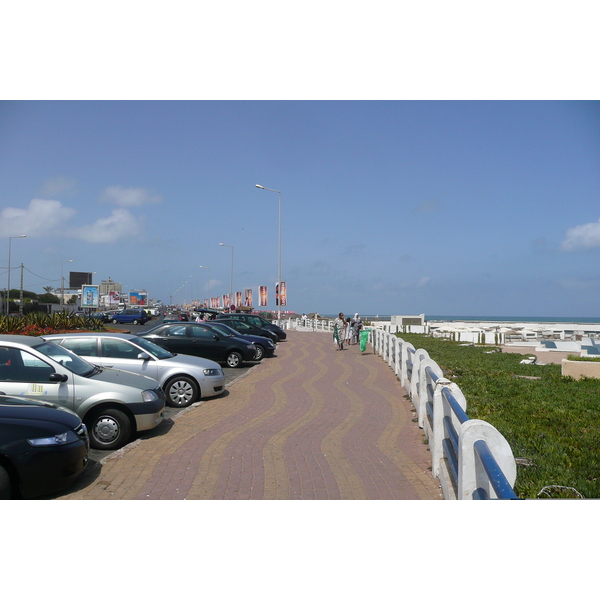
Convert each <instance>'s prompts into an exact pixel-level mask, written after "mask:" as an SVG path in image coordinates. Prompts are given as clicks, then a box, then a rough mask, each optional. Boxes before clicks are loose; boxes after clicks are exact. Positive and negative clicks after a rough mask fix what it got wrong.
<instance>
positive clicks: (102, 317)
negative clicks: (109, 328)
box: [88, 312, 110, 323]
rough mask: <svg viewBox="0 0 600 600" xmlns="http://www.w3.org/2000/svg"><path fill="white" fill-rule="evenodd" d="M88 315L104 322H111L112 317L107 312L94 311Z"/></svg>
mask: <svg viewBox="0 0 600 600" xmlns="http://www.w3.org/2000/svg"><path fill="white" fill-rule="evenodd" d="M88 316H89V317H92V319H98V320H99V321H102V322H103V323H109V322H110V317H109V316H108V315H107V314H106V313H105V312H92V313H90V314H89V315H88Z"/></svg>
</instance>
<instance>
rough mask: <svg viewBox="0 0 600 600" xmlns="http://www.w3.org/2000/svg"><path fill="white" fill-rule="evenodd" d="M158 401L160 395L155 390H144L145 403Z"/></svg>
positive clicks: (143, 398)
mask: <svg viewBox="0 0 600 600" xmlns="http://www.w3.org/2000/svg"><path fill="white" fill-rule="evenodd" d="M158 399H159V398H158V394H157V393H156V392H155V391H154V390H144V391H143V392H142V400H143V401H144V402H154V400H158Z"/></svg>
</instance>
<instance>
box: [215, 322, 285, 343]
mask: <svg viewBox="0 0 600 600" xmlns="http://www.w3.org/2000/svg"><path fill="white" fill-rule="evenodd" d="M230 316H231V315H228V318H225V317H223V318H219V319H216V320H214V321H209V324H210V323H225V324H226V325H229V327H231V328H232V329H235V330H236V331H238V332H239V333H243V334H244V335H259V336H262V337H266V338H269V339H270V340H272V341H273V343H275V344H276V343H277V334H276V333H275V332H274V331H271V330H270V329H266V328H265V327H259V326H257V325H253V324H251V323H246V322H245V321H240V320H239V319H231V318H229V317H230Z"/></svg>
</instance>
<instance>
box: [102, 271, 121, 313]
mask: <svg viewBox="0 0 600 600" xmlns="http://www.w3.org/2000/svg"><path fill="white" fill-rule="evenodd" d="M98 292H99V296H100V304H101V305H102V306H104V307H105V308H109V309H110V308H118V306H119V304H120V303H121V302H122V299H121V298H122V294H123V288H122V285H121V284H120V283H119V282H118V281H113V280H112V279H111V278H110V277H109V278H108V279H105V280H103V281H102V282H101V283H100V285H99V286H98Z"/></svg>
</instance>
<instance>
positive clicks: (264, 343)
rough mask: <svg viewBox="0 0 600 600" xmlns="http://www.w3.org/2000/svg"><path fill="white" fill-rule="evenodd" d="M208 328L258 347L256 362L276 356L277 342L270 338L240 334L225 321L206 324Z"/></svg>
mask: <svg viewBox="0 0 600 600" xmlns="http://www.w3.org/2000/svg"><path fill="white" fill-rule="evenodd" d="M205 325H206V326H207V327H210V328H211V329H214V330H216V331H218V332H220V333H222V334H223V335H229V336H231V337H238V338H241V339H242V340H246V341H247V342H250V343H251V344H254V345H255V346H256V357H255V360H261V359H262V358H271V357H272V356H273V355H274V354H275V347H276V346H275V342H274V341H273V340H271V339H270V338H267V337H263V336H260V335H249V334H244V333H240V332H239V331H236V330H235V329H233V327H230V326H229V325H227V323H225V322H224V321H208V322H207V323H205Z"/></svg>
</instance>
